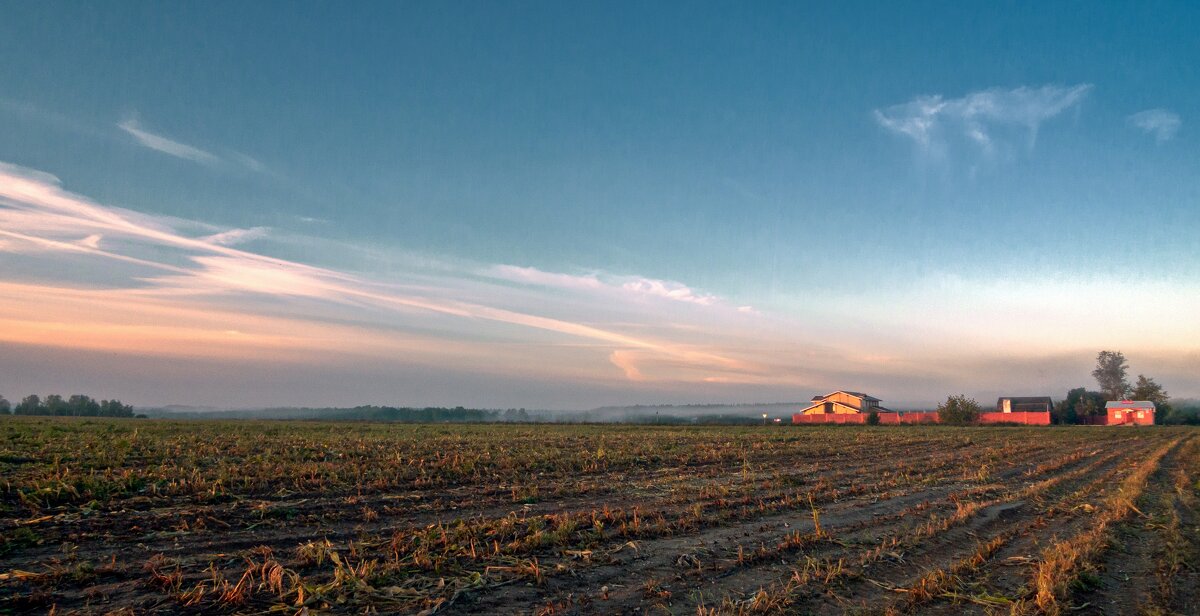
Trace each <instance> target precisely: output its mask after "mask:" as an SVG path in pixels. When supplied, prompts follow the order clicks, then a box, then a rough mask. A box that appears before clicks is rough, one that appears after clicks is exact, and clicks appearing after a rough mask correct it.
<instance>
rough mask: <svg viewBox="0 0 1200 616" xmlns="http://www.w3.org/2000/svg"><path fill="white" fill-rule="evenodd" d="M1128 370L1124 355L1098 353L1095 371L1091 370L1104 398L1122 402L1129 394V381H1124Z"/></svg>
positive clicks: (1106, 352) (1116, 352)
mask: <svg viewBox="0 0 1200 616" xmlns="http://www.w3.org/2000/svg"><path fill="white" fill-rule="evenodd" d="M1128 370H1129V364H1128V363H1127V362H1126V361H1125V354H1124V353H1121V352H1120V351H1100V354H1099V355H1097V356H1096V369H1095V370H1092V376H1094V377H1096V382H1097V383H1099V384H1100V391H1101V393H1103V394H1104V396H1105V398H1107V399H1109V400H1123V399H1125V396H1126V394H1128V393H1129V381H1127V380H1126V379H1125V373H1126V372H1127V371H1128Z"/></svg>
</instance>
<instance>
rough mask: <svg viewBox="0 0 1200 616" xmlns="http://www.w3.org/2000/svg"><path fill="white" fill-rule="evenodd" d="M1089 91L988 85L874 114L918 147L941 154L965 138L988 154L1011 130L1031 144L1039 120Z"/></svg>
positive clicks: (1068, 106) (1088, 87) (1073, 103)
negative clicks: (948, 96)
mask: <svg viewBox="0 0 1200 616" xmlns="http://www.w3.org/2000/svg"><path fill="white" fill-rule="evenodd" d="M1091 90H1092V86H1091V84H1078V85H1074V86H1059V85H1044V86H1041V87H1036V88H1031V87H1027V86H1021V87H1017V88H1010V89H1005V88H990V89H987V90H980V91H977V92H971V93H968V94H966V95H965V96H962V97H960V98H947V97H945V96H943V95H941V94H934V95H926V96H918V97H916V98H914V99H912V100H911V101H908V102H906V103H901V104H898V105H892V106H890V107H885V108H883V109H876V110H875V111H874V117H875V121H876V122H878V123H879V125H880V126H882V127H883V128H885V129H887V130H889V131H891V132H893V133H896V134H898V135H902V136H904V137H907V138H909V139H912V141H913V143H914V144H916V146H917V147H918V148H920V149H921V150H923V151H935V152H942V151H945V150H946V149H947V148H949V147H951V146H952V145H953V144H955V143H956V142H966V143H970V144H973V145H974V146H975V147H977V148H978V149H979V150H981V151H983V152H990V151H992V150H993V149H994V148H995V147H996V146H997V143H998V141H1000V140H1002V139H1004V138H1005V135H1007V134H1008V133H1009V132H1010V131H1012V130H1014V129H1016V130H1018V131H1021V132H1023V133H1024V134H1025V137H1026V139H1027V140H1028V143H1029V144H1030V146H1032V144H1033V143H1034V142H1035V141H1036V139H1037V134H1038V128H1039V127H1040V126H1041V125H1042V124H1043V123H1044V122H1046V121H1048V120H1050V119H1052V118H1054V117H1056V116H1058V115H1060V114H1062V113H1063V112H1064V111H1066V110H1068V109H1071V108H1073V107H1077V106H1078V105H1079V104H1080V103H1081V102H1082V101H1083V100H1084V99H1085V98H1086V97H1087V95H1088V93H1089V92H1090V91H1091Z"/></svg>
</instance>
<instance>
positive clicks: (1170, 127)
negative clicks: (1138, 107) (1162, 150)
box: [1129, 109, 1183, 143]
mask: <svg viewBox="0 0 1200 616" xmlns="http://www.w3.org/2000/svg"><path fill="white" fill-rule="evenodd" d="M1129 123H1130V124H1132V125H1134V126H1136V127H1138V128H1140V129H1142V130H1143V131H1145V132H1146V134H1149V135H1154V141H1156V142H1157V143H1165V142H1167V141H1170V140H1171V139H1172V138H1173V137H1174V136H1175V133H1178V132H1179V127H1180V126H1183V120H1181V119H1180V118H1179V114H1177V113H1175V112H1174V111H1171V110H1169V109H1147V110H1145V111H1139V112H1137V113H1135V114H1133V115H1131V116H1129Z"/></svg>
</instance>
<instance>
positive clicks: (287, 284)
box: [0, 164, 751, 380]
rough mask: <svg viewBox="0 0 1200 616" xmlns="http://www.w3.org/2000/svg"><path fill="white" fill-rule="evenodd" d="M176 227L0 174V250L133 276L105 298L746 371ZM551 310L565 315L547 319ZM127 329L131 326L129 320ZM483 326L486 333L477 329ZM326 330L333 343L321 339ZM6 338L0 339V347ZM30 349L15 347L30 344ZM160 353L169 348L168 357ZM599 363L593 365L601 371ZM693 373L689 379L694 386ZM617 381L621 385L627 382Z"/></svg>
mask: <svg viewBox="0 0 1200 616" xmlns="http://www.w3.org/2000/svg"><path fill="white" fill-rule="evenodd" d="M182 227H192V228H205V227H207V225H204V224H201V223H186V222H181V221H178V220H176V219H168V218H162V217H152V216H146V215H140V214H137V213H136V212H130V211H128V210H122V209H120V208H114V207H110V206H105V205H101V204H98V203H96V202H93V201H91V200H89V199H87V198H84V197H82V196H79V195H75V194H73V193H70V192H67V191H65V190H63V189H62V188H61V187H60V183H59V182H58V180H57V178H54V177H53V176H50V175H47V174H43V173H39V172H34V171H30V170H28V169H23V168H19V167H14V166H11V165H4V164H0V240H2V241H4V242H5V249H6V250H7V251H8V252H10V253H11V252H18V253H25V254H28V255H41V256H43V257H45V258H53V257H54V255H58V257H57V258H60V259H84V260H92V261H97V260H98V261H100V262H105V261H107V262H111V263H119V264H124V265H126V266H129V267H130V269H129V270H128V271H127V272H124V273H121V274H115V273H114V275H113V276H114V277H113V279H112V280H110V281H107V282H106V284H107V285H109V286H110V288H109V290H108V292H109V293H111V294H115V295H120V296H122V297H125V298H131V297H141V298H154V301H156V302H179V304H180V305H178V306H176V308H178V309H179V310H182V311H191V312H192V313H198V312H203V306H206V305H214V304H220V305H233V306H240V307H241V308H236V309H234V311H235V312H237V311H239V310H240V312H242V313H245V314H244V318H243V319H242V320H245V321H247V322H250V323H253V322H254V319H255V318H262V319H266V321H270V320H272V319H273V318H274V317H273V316H271V315H270V314H259V315H258V316H255V312H254V310H253V309H250V308H248V307H249V306H254V305H256V302H258V300H257V299H255V298H273V299H274V300H275V301H289V302H292V303H293V304H294V305H295V306H297V308H295V309H296V310H301V312H305V311H307V313H308V317H307V319H304V318H302V319H301V320H305V321H306V322H307V323H308V325H307V326H306V327H304V328H298V329H296V331H303V332H309V333H310V334H311V335H313V336H315V339H309V340H308V342H307V344H308V345H310V347H311V350H317V349H320V348H327V347H329V346H333V347H335V348H341V347H343V346H344V343H343V342H342V341H340V340H338V337H337V334H336V329H335V328H327V327H325V325H326V323H327V322H326V320H325V319H326V317H323V316H319V315H324V314H326V313H328V312H329V309H328V308H324V307H322V306H326V307H328V306H331V305H336V306H337V307H338V308H337V309H336V310H334V313H336V314H338V315H339V317H338V320H339V321H344V320H347V319H350V320H365V321H367V322H370V323H371V328H372V329H375V330H379V331H381V332H383V333H381V334H379V335H381V336H383V337H385V338H386V337H387V336H388V335H390V334H388V333H386V332H388V331H397V332H398V331H402V330H405V329H407V328H409V327H412V326H414V325H415V324H416V323H421V322H430V321H432V322H434V323H437V324H438V325H437V327H438V328H441V330H442V331H443V334H442V335H444V336H445V337H446V339H447V340H450V341H454V340H461V339H463V338H467V339H470V338H476V337H479V336H480V335H483V336H484V337H486V338H491V337H495V336H496V335H498V334H497V333H496V331H494V330H495V329H496V327H500V328H501V330H500V331H510V330H511V328H518V329H523V330H526V331H535V332H543V333H547V334H551V335H554V336H560V337H565V338H566V339H567V340H574V341H575V342H573V343H570V344H568V346H573V345H578V344H579V342H582V343H583V345H582V346H580V347H579V348H582V349H588V348H596V349H597V350H601V351H604V353H605V354H609V353H611V352H613V351H614V350H637V351H638V352H639V354H640V355H639V357H641V358H642V360H643V361H645V362H649V363H655V362H658V363H664V362H665V365H668V366H670V369H669V370H666V371H663V372H661V374H663V377H662V378H666V379H668V380H678V379H684V380H686V379H688V378H695V379H702V378H703V377H705V376H709V375H711V374H713V373H718V374H720V373H724V372H727V371H734V372H740V371H744V370H748V369H751V368H750V364H748V363H747V362H746V361H744V360H742V359H739V358H736V357H733V356H730V355H726V354H723V353H722V352H721V351H720V350H718V349H714V348H709V347H708V345H706V344H704V343H703V342H702V341H699V340H690V341H685V340H680V339H677V338H672V337H671V336H670V335H662V334H664V333H669V332H671V330H670V329H669V328H668V329H667V330H663V331H660V332H658V333H654V332H648V331H646V330H644V329H641V328H639V329H641V331H636V332H635V331H623V330H625V329H627V328H626V327H625V326H622V325H620V324H609V325H605V324H602V323H593V322H590V321H592V320H593V319H592V318H583V319H581V318H580V315H572V314H570V313H569V312H568V311H566V310H565V309H556V308H554V307H553V305H552V302H551V301H548V300H549V298H547V297H544V296H543V295H542V294H540V293H525V294H523V295H519V296H517V297H515V298H513V299H512V300H511V301H509V302H508V304H509V305H505V303H504V302H501V303H500V304H499V305H488V304H486V303H480V302H479V301H478V300H477V299H472V298H474V297H489V296H491V295H492V294H490V293H488V291H487V287H486V286H485V287H483V288H475V289H467V290H466V291H464V290H463V289H462V287H463V285H469V284H471V283H470V278H469V273H470V272H464V273H462V275H461V276H460V277H459V279H458V280H457V281H450V280H445V281H443V283H453V284H436V283H435V284H428V283H424V284H421V285H397V284H394V283H391V282H384V281H380V280H373V279H371V278H367V277H363V276H361V275H356V274H350V273H347V272H343V271H337V270H332V269H328V268H322V267H318V266H312V265H307V264H303V263H298V262H295V261H290V260H286V259H278V258H274V257H270V256H266V255H263V254H260V253H255V252H249V251H246V250H242V249H239V248H237V247H235V246H236V245H237V244H239V243H243V242H246V241H248V240H251V239H269V237H270V236H269V234H267V232H266V230H265V229H263V228H252V229H230V230H225V231H220V232H217V233H210V234H208V235H200V236H193V235H187V234H185V233H183V232H182V231H180V228H182ZM62 271H64V272H66V271H69V270H68V269H63V270H62ZM494 271H495V272H497V273H500V274H504V275H507V276H508V277H509V278H514V279H517V280H521V281H524V282H526V283H531V284H543V285H545V284H549V285H553V286H558V287H562V286H570V287H573V288H576V289H587V288H596V287H598V286H602V285H601V283H600V282H599V280H597V279H589V278H587V277H571V276H567V275H554V274H549V273H546V272H540V271H538V270H534V269H530V268H524V269H523V268H515V267H511V266H508V267H505V266H498V267H496V268H495V269H494ZM70 282H71V281H65V282H63V281H60V282H59V283H57V284H56V285H54V286H49V287H47V289H48V291H53V292H54V293H56V294H58V295H60V296H61V295H68V294H69V293H70V290H71V288H72V287H71V286H70ZM95 284H96V282H95V281H88V282H87V284H86V285H85V286H87V287H93V286H94V285H95ZM484 284H485V285H486V283H484ZM64 285H65V286H64ZM618 288H620V287H618ZM406 289H419V291H413V290H406ZM80 290H81V291H82V289H80ZM89 292H90V291H89ZM80 301H81V302H84V301H85V300H80ZM313 302H316V303H315V304H314V303H313ZM2 304H3V300H0V314H3V313H4V312H5V311H6V310H7V308H5V307H4V306H3V305H2ZM63 304H64V305H65V304H66V302H64V303H63ZM120 305H121V306H122V307H123V308H124V309H127V310H130V311H132V312H134V313H136V303H135V302H131V301H126V302H124V303H122V304H120ZM300 307H303V308H302V309H301V308H300ZM556 311H557V312H561V314H554V313H555V312H556ZM51 317H52V315H51V314H50V313H45V314H43V315H42V317H41V318H51ZM122 318H126V319H128V320H132V321H137V318H136V316H135V315H134V314H129V315H125V316H123V317H122ZM84 321H85V322H86V319H84ZM487 323H490V324H493V325H490V326H485V325H483V324H487ZM94 325H95V326H96V327H97V328H99V329H105V328H107V327H108V326H107V325H105V324H103V323H94ZM180 326H181V327H182V326H184V324H180ZM47 327H50V329H53V327H54V325H53V323H51V324H49V325H47V323H45V322H41V324H40V325H39V324H37V323H32V322H31V323H29V324H28V327H26V328H25V329H26V330H27V331H33V330H44V329H46V328H47ZM64 327H65V325H64ZM80 327H84V326H83V325H80V323H79V322H74V321H72V322H71V327H69V328H67V329H71V330H76V329H79V328H80ZM424 327H428V325H426V326H424ZM506 328H507V329H506ZM85 329H86V327H85ZM193 329H197V328H193ZM199 329H204V328H203V327H200V328H199ZM326 330H328V332H329V335H328V336H324V335H318V334H316V332H322V331H326ZM63 331H66V330H65V329H64V330H63ZM121 331H127V330H121ZM239 331H241V332H242V333H243V334H248V333H253V332H248V331H246V328H239ZM154 332H158V333H159V334H161V335H162V338H163V340H164V345H165V346H170V344H171V343H170V341H171V340H175V339H176V338H177V337H172V336H168V335H166V330H160V329H151V330H146V332H144V334H145V335H150V334H152V333H154ZM484 332H489V333H486V334H485V333H484ZM272 335H274V334H272ZM510 335H511V334H510ZM196 336H200V333H198V330H197V331H192V332H191V333H189V334H187V337H196ZM10 338H11V337H9V338H6V337H5V336H4V335H3V334H0V342H2V341H4V340H7V339H10ZM26 338H27V337H23V338H20V339H19V340H17V339H11V340H10V341H18V342H22V343H26V342H28V340H27V339H26ZM118 338H119V336H109V337H104V336H100V337H95V338H94V339H95V340H108V341H110V342H111V341H113V340H116V339H118ZM519 338H522V337H520V336H519ZM205 339H206V340H208V339H211V340H212V341H214V344H215V343H216V341H220V340H225V339H226V336H225V335H224V334H223V333H220V332H215V333H213V335H212V336H211V337H210V338H205ZM249 339H252V338H246V337H238V338H236V340H232V339H231V341H232V342H237V343H238V344H245V341H246V340H249ZM264 340H265V339H264ZM232 342H231V343H232ZM564 343H565V341H564ZM305 344H306V343H305V341H304V340H292V341H291V342H290V343H288V344H286V345H277V346H278V348H279V349H281V352H283V351H287V350H289V349H297V348H301V347H304V346H305ZM546 344H550V345H551V346H554V345H556V344H559V343H551V342H548V343H546ZM149 346H153V345H149ZM147 348H148V345H147V343H146V342H145V340H142V341H141V342H139V343H138V350H139V352H146V349H147ZM605 349H607V350H605ZM114 350H119V349H114ZM167 351H170V349H166V350H165V351H164V352H167ZM587 353H590V352H587ZM587 353H585V354H587ZM603 357H604V356H603V355H602V356H601V358H598V359H600V361H603V359H602V358H603ZM495 359H496V361H497V365H502V364H503V362H504V359H503V358H501V357H496V358H495ZM606 363H607V362H606ZM689 373H691V374H693V376H691V377H689V376H688V374H689ZM623 374H626V375H627V372H623Z"/></svg>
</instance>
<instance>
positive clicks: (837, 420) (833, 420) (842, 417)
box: [792, 413, 938, 425]
mask: <svg viewBox="0 0 1200 616" xmlns="http://www.w3.org/2000/svg"><path fill="white" fill-rule="evenodd" d="M937 421H938V414H937V413H880V414H879V423H880V425H895V424H933V423H937ZM792 423H793V424H798V425H802V424H865V423H867V414H866V413H821V414H817V415H801V414H799V413H797V414H795V415H792Z"/></svg>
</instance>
